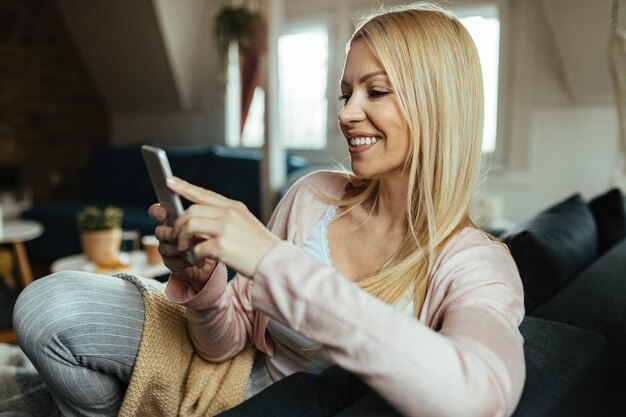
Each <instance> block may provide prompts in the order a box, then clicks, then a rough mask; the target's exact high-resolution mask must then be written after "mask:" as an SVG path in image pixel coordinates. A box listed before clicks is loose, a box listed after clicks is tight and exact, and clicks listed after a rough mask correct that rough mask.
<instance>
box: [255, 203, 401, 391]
mask: <svg viewBox="0 0 626 417" xmlns="http://www.w3.org/2000/svg"><path fill="white" fill-rule="evenodd" d="M336 211H337V207H336V206H330V207H329V208H328V210H327V211H326V213H325V214H324V216H323V217H322V218H321V220H320V221H319V222H318V223H317V225H316V226H315V227H314V228H313V230H312V231H311V233H310V234H309V236H308V237H307V238H306V240H305V241H304V249H305V250H306V251H307V253H308V254H309V255H311V256H313V257H314V258H315V259H317V260H319V261H320V262H322V263H323V264H325V265H328V266H332V258H331V254H330V249H329V245H328V225H329V224H330V222H331V220H332V219H333V218H334V217H335V213H336ZM407 295H408V294H407ZM399 305H402V306H403V309H405V311H406V313H407V314H408V315H409V316H412V315H413V302H410V303H408V304H406V303H404V302H402V303H399ZM405 305H406V307H404V306H405ZM267 329H268V331H269V332H270V334H271V335H272V339H273V340H274V342H275V343H274V356H271V357H270V356H265V355H263V354H262V353H260V352H259V353H258V354H257V358H256V359H255V362H254V365H253V367H252V373H251V375H250V380H249V381H248V387H247V389H246V396H245V398H246V399H248V398H250V397H251V396H253V395H255V394H257V393H259V392H260V391H262V390H264V389H265V388H267V387H268V386H270V385H272V384H273V383H274V382H275V381H278V380H280V379H282V378H284V377H285V376H288V375H291V374H292V373H295V372H299V371H305V372H311V373H315V374H319V373H321V372H322V371H323V370H324V369H326V368H328V367H329V366H331V365H333V364H334V363H333V361H332V360H331V359H330V358H329V357H328V356H327V355H326V353H325V352H324V349H323V347H322V346H321V345H320V344H317V343H315V342H313V341H311V340H309V339H307V338H305V337H304V336H302V335H300V334H299V333H297V332H295V331H293V330H291V329H290V328H288V327H287V326H285V325H284V324H282V323H280V322H278V321H276V320H273V319H271V320H270V321H269V324H268V326H267Z"/></svg>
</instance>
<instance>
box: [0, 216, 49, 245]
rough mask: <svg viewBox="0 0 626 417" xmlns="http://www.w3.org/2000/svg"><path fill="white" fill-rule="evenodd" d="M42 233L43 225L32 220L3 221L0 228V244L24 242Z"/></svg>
mask: <svg viewBox="0 0 626 417" xmlns="http://www.w3.org/2000/svg"><path fill="white" fill-rule="evenodd" d="M42 233H43V225H42V224H41V223H39V222H36V221H34V220H20V219H15V220H4V222H3V223H2V227H0V243H15V242H26V241H27V240H32V239H35V238H37V237H39V236H41V234H42Z"/></svg>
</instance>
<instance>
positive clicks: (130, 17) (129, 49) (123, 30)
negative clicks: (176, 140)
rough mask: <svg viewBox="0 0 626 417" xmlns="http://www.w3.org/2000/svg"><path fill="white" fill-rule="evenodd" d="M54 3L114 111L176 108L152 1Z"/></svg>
mask: <svg viewBox="0 0 626 417" xmlns="http://www.w3.org/2000/svg"><path fill="white" fill-rule="evenodd" d="M55 1H56V4H57V6H58V9H59V12H60V14H61V16H62V17H63V19H64V21H65V23H66V25H67V28H68V31H69V33H70V35H71V37H72V38H73V40H74V42H75V44H76V46H77V48H78V50H79V52H80V54H81V56H82V58H83V61H84V63H85V65H86V66H87V68H88V70H89V72H90V73H91V75H92V77H93V79H94V82H95V83H96V85H97V86H98V88H99V90H100V92H101V94H102V95H103V97H104V98H105V100H106V102H107V104H108V106H109V108H110V109H111V110H112V111H113V112H115V113H122V114H123V113H125V112H133V113H138V112H168V111H176V110H179V109H180V107H181V100H180V99H179V94H178V91H177V88H176V83H175V80H174V77H173V74H172V68H171V65H170V62H169V61H168V56H167V54H166V50H165V46H164V42H163V37H162V34H161V28H160V27H159V24H158V21H157V17H156V13H155V9H154V4H153V2H152V0H132V1H129V0H107V1H84V0H55Z"/></svg>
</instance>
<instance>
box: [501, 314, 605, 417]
mask: <svg viewBox="0 0 626 417" xmlns="http://www.w3.org/2000/svg"><path fill="white" fill-rule="evenodd" d="M520 331H521V333H522V335H523V336H524V356H525V359H526V384H525V385H524V391H523V392H522V398H521V399H520V402H519V404H518V406H517V409H516V411H515V413H514V414H513V416H514V417H558V416H563V417H566V416H568V417H569V416H581V417H582V416H589V417H592V416H593V417H595V416H603V415H604V410H603V409H602V407H603V405H604V404H605V391H606V390H605V387H606V364H607V347H606V340H605V339H604V337H603V336H602V335H601V334H600V333H597V332H595V331H593V330H588V329H581V328H578V327H574V326H569V325H566V324H562V323H557V322H553V321H549V320H543V319H539V318H535V317H528V316H527V317H525V318H524V321H523V322H522V324H521V326H520Z"/></svg>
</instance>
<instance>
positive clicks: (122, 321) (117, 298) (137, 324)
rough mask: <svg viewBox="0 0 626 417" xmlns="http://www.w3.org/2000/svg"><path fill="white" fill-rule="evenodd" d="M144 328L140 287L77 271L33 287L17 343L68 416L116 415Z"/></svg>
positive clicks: (19, 307)
mask: <svg viewBox="0 0 626 417" xmlns="http://www.w3.org/2000/svg"><path fill="white" fill-rule="evenodd" d="M143 322H144V306H143V299H142V297H141V294H140V293H139V291H138V290H137V289H136V288H135V286H134V285H133V284H131V283H129V282H126V281H124V280H122V279H121V278H116V277H111V276H103V275H96V274H90V273H85V272H73V271H71V272H58V273H56V274H52V275H49V276H47V277H45V278H41V279H39V280H37V281H35V282H34V283H32V284H31V285H29V286H28V287H27V288H26V289H25V290H24V291H23V292H22V293H21V294H20V296H19V298H18V300H17V302H16V304H15V309H14V313H13V328H14V329H15V332H16V334H17V340H18V343H19V345H20V347H21V348H22V350H23V351H24V352H25V353H26V355H27V356H28V358H29V359H30V360H31V362H32V363H33V365H34V366H35V367H36V368H37V370H38V371H39V374H40V375H41V377H42V378H43V379H44V381H45V382H46V384H47V386H48V387H49V389H50V391H51V393H52V396H53V397H54V399H55V401H56V403H57V405H58V406H59V408H60V410H61V413H62V414H63V415H64V416H115V415H117V413H118V411H119V408H120V406H121V404H122V399H123V398H124V392H125V390H126V386H127V385H128V381H129V380H130V375H131V372H132V369H133V366H134V364H135V359H136V357H137V352H138V351H139V342H140V340H141V333H142V330H143Z"/></svg>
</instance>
